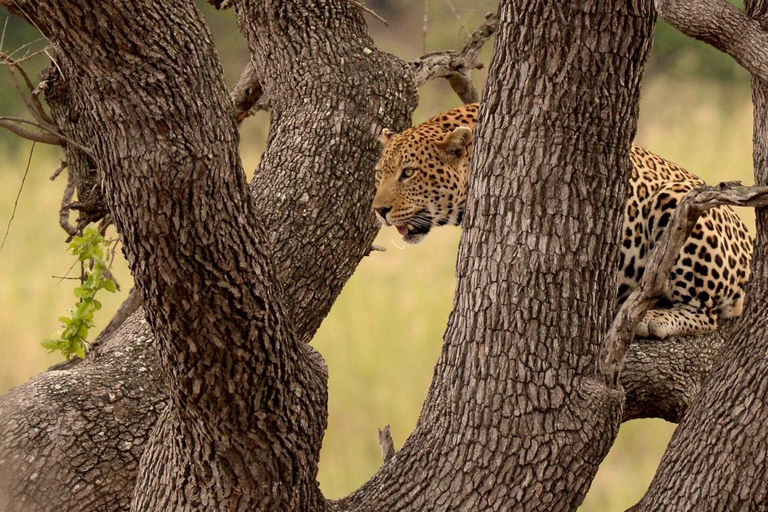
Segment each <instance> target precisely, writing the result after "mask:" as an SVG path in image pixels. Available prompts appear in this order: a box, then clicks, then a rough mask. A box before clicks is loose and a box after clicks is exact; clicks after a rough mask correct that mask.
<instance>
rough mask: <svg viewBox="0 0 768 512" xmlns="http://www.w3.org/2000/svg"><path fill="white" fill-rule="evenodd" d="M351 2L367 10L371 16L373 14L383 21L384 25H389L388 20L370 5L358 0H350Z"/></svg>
mask: <svg viewBox="0 0 768 512" xmlns="http://www.w3.org/2000/svg"><path fill="white" fill-rule="evenodd" d="M349 3H351V4H352V5H354V6H355V7H359V8H360V9H362V10H364V11H365V12H367V13H368V14H370V15H371V16H373V17H374V18H376V19H377V20H379V21H380V22H382V23H383V24H384V25H386V26H389V23H387V20H385V19H384V18H382V17H381V16H379V15H378V14H376V11H374V10H373V9H371V8H370V7H367V6H365V5H363V4H361V3H360V2H358V1H357V0H349Z"/></svg>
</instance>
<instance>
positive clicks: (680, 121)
mask: <svg viewBox="0 0 768 512" xmlns="http://www.w3.org/2000/svg"><path fill="white" fill-rule="evenodd" d="M367 3H368V5H370V6H372V7H373V8H374V9H376V10H377V11H378V12H379V13H380V14H381V15H383V16H384V17H385V18H386V19H387V20H388V21H389V22H390V26H389V27H386V26H384V25H383V24H381V23H380V22H378V21H376V20H373V19H371V18H369V25H370V27H371V31H372V34H373V36H374V38H375V40H376V42H377V44H378V45H379V46H380V47H381V48H383V49H385V50H387V51H390V52H392V53H394V54H396V55H399V56H401V57H403V58H406V59H411V58H415V57H417V56H419V55H420V54H422V53H423V51H424V49H426V50H427V51H435V50H439V49H446V48H455V47H457V46H460V45H461V42H462V41H463V40H464V38H465V37H466V30H463V29H461V28H460V27H461V26H462V24H464V25H465V26H466V28H467V29H468V30H469V31H470V32H471V31H472V29H473V28H474V27H476V26H477V25H478V24H479V23H480V22H481V21H482V15H483V14H484V13H485V12H487V11H491V10H494V9H495V2H493V1H490V0H482V1H476V2H472V1H470V0H453V1H452V4H450V5H452V6H453V7H454V8H455V10H456V11H458V12H457V14H458V16H459V17H460V18H461V19H459V18H457V16H456V15H454V12H453V11H452V9H451V6H450V5H449V2H448V1H447V0H432V1H431V2H429V4H428V8H429V11H428V14H429V16H428V18H429V22H428V27H427V36H426V39H424V37H423V27H424V21H423V18H424V16H423V9H424V4H423V3H421V2H409V1H406V0H376V1H369V2H367ZM201 8H202V9H203V10H204V11H205V13H206V15H207V16H208V18H209V20H210V24H211V28H212V30H213V32H214V36H215V37H216V41H217V45H218V48H219V52H220V54H221V55H222V59H223V62H224V68H225V72H226V75H227V80H228V82H229V83H230V84H233V83H234V82H235V80H236V79H237V76H238V74H239V72H240V70H241V69H242V66H243V64H244V63H245V61H246V59H247V54H246V52H245V47H244V44H243V42H242V39H241V38H240V37H239V35H238V34H237V31H236V29H235V28H234V16H233V13H232V12H225V13H215V12H213V11H212V10H211V9H210V8H208V7H207V6H205V5H202V4H201ZM468 9H474V10H468ZM4 16H5V14H0V22H2V20H3V17H4ZM37 37H38V36H37V35H36V34H35V33H34V31H32V30H30V29H29V28H27V27H25V26H24V25H23V24H21V23H19V22H18V21H13V20H11V21H10V22H9V25H8V29H7V31H6V37H5V40H4V43H3V49H4V50H5V51H6V52H7V51H11V50H14V49H16V48H19V47H21V46H22V45H23V44H24V43H25V42H27V41H31V40H33V39H35V38H37ZM41 44H42V43H40V42H38V43H37V46H34V47H35V48H39V47H40V45H41ZM489 55H490V45H489V46H488V47H487V48H486V49H485V58H484V62H486V63H488V62H489ZM46 64H47V61H46V59H44V58H38V59H37V60H36V61H34V62H32V63H31V67H32V69H33V70H37V69H40V68H41V67H42V66H45V65H46ZM35 72H36V71H35ZM476 79H477V81H478V85H481V84H482V81H483V79H484V75H483V73H482V72H481V73H478V74H477V76H476ZM0 91H4V94H2V95H0V115H18V114H19V113H20V107H19V105H18V100H17V98H16V95H15V94H14V93H13V91H12V86H11V85H10V83H9V80H8V76H7V72H5V71H2V72H0ZM457 104H458V99H457V98H456V97H455V95H454V94H453V93H452V92H451V91H450V89H449V88H448V87H447V86H446V84H444V83H433V84H429V85H427V86H426V87H424V88H423V89H422V90H421V104H420V106H419V109H418V111H417V112H416V115H415V118H414V121H415V122H419V121H421V120H423V119H425V118H426V117H429V116H431V115H433V114H435V113H437V112H439V111H441V110H443V109H445V108H449V107H452V106H455V105H457ZM751 116H752V109H751V103H750V93H749V86H748V77H747V75H746V74H745V73H744V72H743V71H741V70H740V69H739V68H738V66H737V65H735V64H734V63H733V62H731V61H730V60H729V59H728V58H727V57H724V56H722V55H720V54H718V53H717V52H716V51H714V50H711V49H709V48H706V47H704V46H703V45H700V44H698V43H696V42H694V41H690V40H688V39H687V38H685V37H684V36H682V35H680V34H678V33H676V32H675V31H674V30H673V29H671V28H670V27H668V26H666V25H664V24H659V27H658V29H657V36H656V41H655V46H654V51H653V54H652V57H651V61H650V62H649V65H648V72H647V74H646V79H645V83H644V89H643V101H642V106H641V118H640V128H639V133H638V136H637V141H638V143H639V144H641V145H643V146H645V147H647V148H649V149H651V150H652V151H655V152H657V153H659V154H661V155H663V156H664V157H666V158H668V159H669V160H672V161H675V162H677V163H679V164H681V165H683V166H685V167H687V168H688V169H691V170H692V171H693V172H695V173H697V174H699V175H700V176H701V177H703V178H704V179H706V180H707V181H709V182H713V183H714V182H718V181H722V180H731V179H740V180H743V181H744V182H745V183H751V182H752V166H751V155H752V151H751V126H752V119H751ZM268 122H269V119H268V116H266V115H265V114H259V115H258V116H257V117H256V118H254V119H252V120H248V121H246V123H245V125H244V129H243V140H244V141H245V144H243V161H244V164H245V168H246V170H247V172H252V170H253V169H254V168H255V167H256V165H257V162H258V157H259V154H260V151H261V149H262V148H263V144H264V143H265V140H266V134H267V129H268ZM0 151H1V152H2V155H3V158H2V159H1V160H0V180H2V184H3V186H2V188H1V189H0V194H1V195H0V236H2V232H4V231H5V227H6V224H7V222H8V219H9V218H10V216H11V212H12V209H13V203H14V201H15V198H16V195H17V193H18V191H19V186H20V183H21V181H22V177H23V175H24V172H25V168H26V166H27V162H28V159H29V157H30V153H31V154H32V158H31V161H30V167H29V174H28V176H27V178H26V183H25V185H24V188H23V190H22V192H21V196H20V200H19V205H18V210H17V211H16V218H15V220H14V222H13V224H12V225H11V228H10V233H9V236H8V240H7V242H6V246H5V248H4V249H3V250H2V252H0V393H2V392H5V391H6V390H7V389H9V388H10V387H13V386H15V385H18V384H20V383H22V382H24V381H26V380H27V379H28V378H29V377H30V376H32V375H34V374H36V373H39V372H40V371H43V370H44V369H45V368H47V367H48V366H49V365H51V364H53V363H55V362H57V361H58V360H59V358H58V357H56V356H51V355H47V354H46V353H45V350H43V349H42V347H41V346H40V345H39V341H40V340H41V339H43V338H44V337H46V336H49V335H50V334H52V333H53V332H54V331H56V330H57V329H58V325H57V320H56V318H57V317H58V316H60V315H61V314H63V313H64V312H65V311H66V310H67V308H68V307H70V306H71V305H72V304H73V298H72V292H71V290H72V288H73V285H72V283H71V282H70V281H63V282H61V281H60V280H59V279H56V278H54V277H52V276H62V275H64V274H66V273H67V271H68V269H69V268H70V267H71V265H72V262H73V259H72V258H71V257H70V256H68V255H66V253H65V245H64V244H63V243H62V242H63V240H64V238H65V236H64V233H63V231H61V230H60V228H59V227H58V224H57V223H58V214H57V211H58V207H59V203H60V200H61V193H62V190H63V187H64V182H63V181H62V180H61V179H60V180H59V181H56V182H51V181H49V180H48V176H49V175H50V173H51V172H52V171H53V169H55V168H56V167H57V165H58V161H59V158H60V157H61V155H60V154H59V153H58V152H57V151H55V150H53V149H51V148H46V147H42V146H40V145H38V146H37V147H36V148H35V149H34V152H32V151H31V144H30V143H27V142H26V141H20V140H18V139H16V138H14V137H11V136H8V135H7V134H6V133H2V132H0ZM745 217H747V218H748V219H749V223H750V224H751V225H752V224H753V221H752V220H751V219H752V215H751V212H746V213H745ZM458 238H459V231H458V229H455V228H445V229H442V230H438V231H436V232H435V233H434V234H432V235H430V237H429V239H428V240H427V241H426V242H425V243H423V244H421V245H419V246H408V247H406V248H403V244H402V242H401V241H400V240H399V237H397V234H396V233H395V231H394V230H392V229H387V230H383V231H382V233H381V234H380V235H379V241H378V243H379V244H380V245H383V246H385V247H387V249H388V250H387V252H385V253H374V254H373V255H372V256H371V257H369V258H366V259H365V260H364V261H363V262H362V264H361V265H360V267H359V269H358V271H357V273H356V274H355V276H354V277H353V278H352V279H351V281H350V282H349V285H348V286H347V287H346V289H345V290H344V292H343V294H342V295H341V296H340V297H339V299H338V301H337V303H336V305H335V307H334V309H333V311H332V312H331V314H330V316H329V317H328V319H327V320H326V321H325V323H324V324H323V326H322V328H321V330H320V332H319V333H318V335H317V338H316V340H315V341H314V346H315V347H316V348H317V349H318V350H320V352H321V353H322V354H323V355H324V357H325V359H326V361H327V363H328V366H329V368H330V404H329V409H330V416H329V427H328V432H327V435H326V438H325V444H324V447H323V455H322V460H321V467H320V475H319V479H320V483H321V486H322V488H323V491H324V492H325V494H326V496H328V497H330V498H336V497H340V496H343V495H345V494H346V493H348V492H350V491H352V490H354V489H355V488H357V487H358V486H359V485H360V484H362V483H363V482H364V481H365V480H366V479H368V478H369V477H370V476H371V475H372V474H373V473H374V472H375V471H376V469H377V468H378V467H379V465H380V461H381V454H380V452H379V447H378V442H377V434H376V429H377V427H381V426H383V425H385V424H390V425H391V426H392V431H393V436H394V439H395V443H396V445H397V446H398V447H399V446H400V445H401V444H402V443H403V441H404V440H405V438H406V436H407V435H408V433H409V432H410V431H411V430H412V428H413V426H414V425H415V423H416V420H417V418H418V414H419V411H420V407H421V403H422V401H423V399H424V396H425V395H426V391H427V388H428V386H429V382H430V380H431V377H432V370H433V366H434V363H435V361H436V359H437V356H438V354H439V351H440V346H441V338H442V335H443V331H444V329H445V324H446V320H447V318H448V313H449V311H450V308H451V305H452V300H453V289H454V275H453V273H454V266H455V260H456V248H457V244H458ZM115 273H116V275H117V277H118V280H119V281H120V283H121V284H122V285H123V289H122V292H120V293H118V294H117V295H115V296H107V297H103V302H104V309H103V310H102V312H101V313H100V316H99V317H98V318H97V323H98V327H103V326H104V325H106V323H107V321H108V319H109V317H110V316H111V314H112V313H113V312H114V310H115V309H116V308H117V306H118V305H119V303H120V301H121V300H122V299H123V297H124V296H125V294H126V293H127V290H128V289H129V288H130V282H131V280H130V275H129V273H128V271H127V269H126V267H125V264H124V262H123V261H120V262H119V265H118V268H117V269H116V272H115ZM673 429H674V425H670V424H667V423H665V422H663V421H660V420H643V421H633V422H630V423H628V424H625V425H623V426H622V428H621V433H620V434H619V438H618V439H617V441H616V444H615V446H614V448H613V450H612V451H611V453H610V454H609V456H608V458H607V459H606V460H605V462H604V463H603V465H602V466H601V468H600V471H599V473H598V476H597V478H596V480H595V482H594V484H593V486H592V489H591V490H590V493H589V495H588V496H587V500H586V502H585V503H584V505H583V506H582V507H581V509H580V510H583V511H613V510H624V509H625V508H627V507H628V506H630V505H631V504H633V503H634V502H635V501H637V499H639V497H640V496H641V495H642V493H643V492H644V491H645V489H646V487H647V486H648V483H649V482H650V479H651V477H652V475H653V473H654V471H655V468H656V466H657V464H658V461H659V459H660V457H661V454H662V453H663V450H664V447H665V446H666V443H667V441H668V439H669V436H670V435H671V433H672V431H673Z"/></svg>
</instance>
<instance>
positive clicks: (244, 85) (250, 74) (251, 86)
mask: <svg viewBox="0 0 768 512" xmlns="http://www.w3.org/2000/svg"><path fill="white" fill-rule="evenodd" d="M262 94H264V90H263V89H262V88H261V83H259V77H258V74H257V73H256V69H255V68H254V67H253V62H248V65H247V66H245V69H243V72H242V74H241V75H240V78H238V79H237V83H236V84H235V86H234V87H233V88H232V92H231V93H230V96H231V97H232V103H234V104H235V119H236V120H237V124H238V126H239V125H240V124H241V123H242V122H243V120H245V118H246V117H248V116H250V115H251V109H252V108H253V106H254V105H255V104H256V102H257V101H259V98H261V96H262Z"/></svg>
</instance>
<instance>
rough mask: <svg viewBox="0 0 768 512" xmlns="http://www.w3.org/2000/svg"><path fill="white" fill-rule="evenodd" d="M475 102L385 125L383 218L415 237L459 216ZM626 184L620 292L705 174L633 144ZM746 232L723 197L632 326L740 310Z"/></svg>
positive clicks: (693, 328) (703, 325)
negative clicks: (408, 124) (660, 294)
mask: <svg viewBox="0 0 768 512" xmlns="http://www.w3.org/2000/svg"><path fill="white" fill-rule="evenodd" d="M478 110H479V105H478V104H472V105H464V106H462V107H459V108H456V109H453V110H450V111H448V112H445V113H443V114H440V115H438V116H436V117H433V118H432V119H430V120H428V121H426V122H425V123H422V124H420V125H418V126H415V127H413V128H410V129H408V130H406V131H404V132H403V133H400V134H393V133H391V132H389V131H387V130H385V131H384V132H383V133H382V136H381V141H382V143H383V145H384V152H383V155H382V157H381V159H380V160H379V163H378V164H377V166H376V183H377V191H376V197H375V199H374V203H373V207H374V210H376V212H377V213H378V216H379V218H380V219H381V221H382V223H383V224H384V225H387V226H390V225H391V226H395V227H396V228H397V230H398V232H399V233H400V235H402V236H403V239H404V240H405V241H406V242H408V243H418V242H420V241H422V240H423V239H424V237H425V236H426V235H427V234H428V233H429V231H430V230H431V229H432V228H433V227H436V226H443V225H446V224H450V225H459V224H461V221H462V217H463V215H464V203H465V200H466V188H467V177H468V173H469V161H470V157H471V156H472V128H473V127H474V125H475V121H476V120H477V115H478ZM631 159H632V164H633V169H632V179H631V182H630V192H629V197H628V199H627V203H626V206H625V211H624V224H623V231H622V246H621V251H620V260H621V261H620V274H619V276H618V298H619V302H620V303H621V302H623V301H624V300H626V298H627V297H628V296H629V294H630V293H631V292H632V290H634V289H635V288H636V287H637V285H638V283H639V280H640V278H641V277H642V276H643V274H644V272H645V268H646V264H647V262H648V258H649V255H650V251H651V250H652V249H653V246H654V244H655V243H656V242H657V241H658V240H659V238H660V237H661V235H662V234H663V232H664V230H665V229H666V226H667V224H668V223H669V221H670V219H671V216H672V212H673V211H674V209H675V208H676V207H677V204H678V202H679V201H680V200H681V199H682V197H683V196H685V194H686V193H688V192H689V191H690V190H691V189H693V188H694V187H697V186H699V185H702V184H703V183H704V182H703V181H702V180H700V179H699V178H698V177H696V176H694V175H693V174H691V173H690V172H688V171H686V170H685V169H683V168H682V167H679V166H677V165H675V164H673V163H671V162H668V161H666V160H664V159H662V158H660V157H659V156H657V155H655V154H653V153H651V152H649V151H646V150H645V149H643V148H641V147H638V146H633V147H632V150H631ZM751 256H752V238H751V236H750V235H749V233H748V231H747V229H746V227H745V226H744V224H743V223H742V222H741V220H740V219H739V217H738V216H737V215H736V213H735V212H734V211H733V210H732V209H730V208H728V207H720V208H715V209H713V210H709V211H708V212H706V213H704V214H703V215H702V216H701V218H700V219H699V222H698V223H697V224H696V227H695V228H694V230H693V232H692V233H691V236H690V238H689V239H688V240H687V241H686V244H685V246H684V247H683V248H682V250H681V251H680V255H679V256H678V258H677V261H676V262H675V265H674V267H673V269H672V273H671V276H670V278H671V282H672V286H671V287H670V291H669V293H668V294H667V296H666V298H665V299H664V300H662V301H660V303H659V304H658V306H657V308H656V309H653V310H651V311H649V312H648V314H647V315H646V317H645V318H644V319H643V320H642V321H641V323H640V325H639V326H638V327H637V330H636V332H637V334H638V335H640V336H643V337H653V338H666V337H668V336H673V335H691V334H699V333H704V332H709V331H711V330H713V329H715V328H716V327H717V319H718V318H732V317H736V316H739V315H740V314H741V312H742V310H743V307H744V286H745V284H746V282H747V280H748V279H749V266H750V260H751Z"/></svg>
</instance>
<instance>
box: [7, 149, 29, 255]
mask: <svg viewBox="0 0 768 512" xmlns="http://www.w3.org/2000/svg"><path fill="white" fill-rule="evenodd" d="M35 144H36V142H34V141H32V147H31V148H30V150H29V160H27V168H26V169H25V170H24V176H22V178H21V185H20V186H19V191H18V193H17V194H16V200H15V201H14V202H13V211H11V218H10V219H8V226H6V228H5V235H4V236H3V242H2V243H0V251H2V250H3V247H5V241H6V240H7V239H8V233H9V232H10V231H11V223H12V222H13V219H14V217H16V208H18V206H19V198H20V197H21V191H22V190H24V183H25V182H26V181H27V175H28V174H29V167H30V165H31V164H32V154H33V153H34V151H35Z"/></svg>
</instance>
